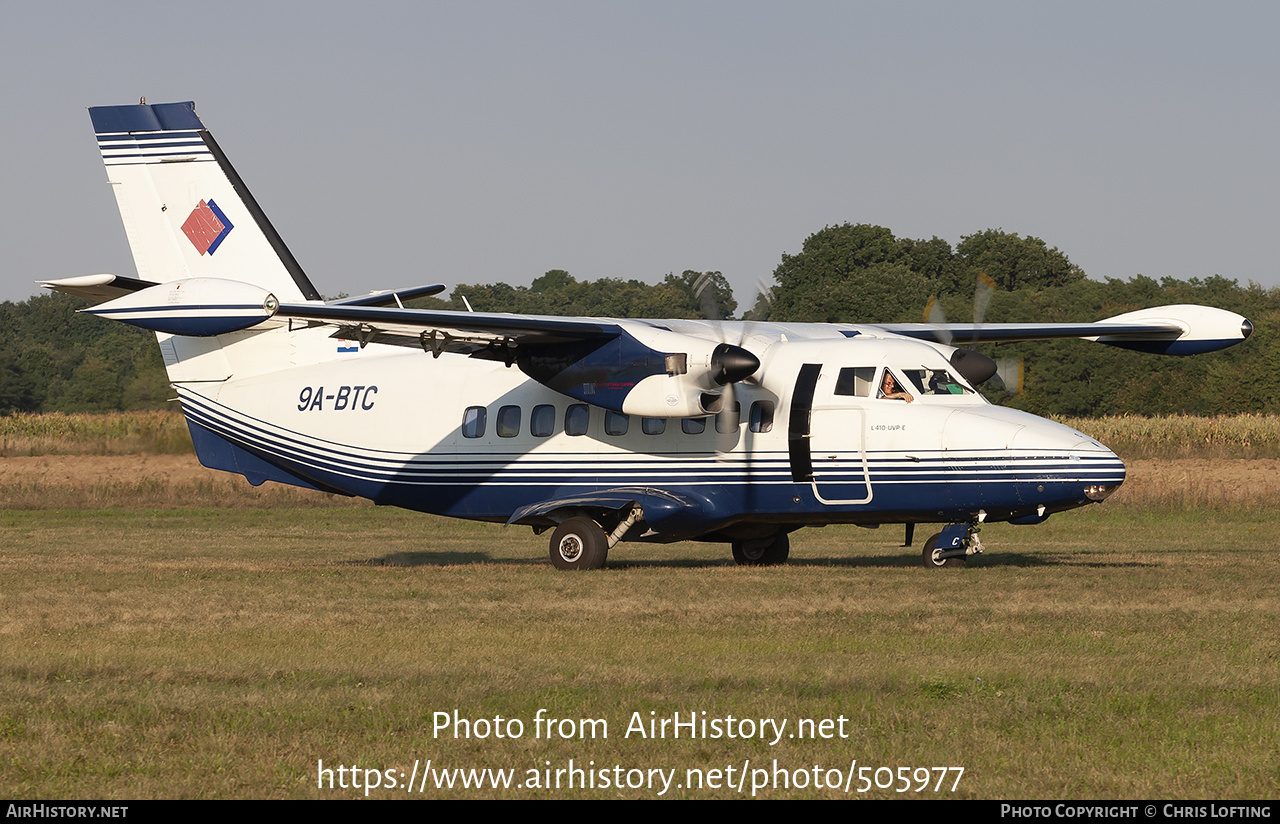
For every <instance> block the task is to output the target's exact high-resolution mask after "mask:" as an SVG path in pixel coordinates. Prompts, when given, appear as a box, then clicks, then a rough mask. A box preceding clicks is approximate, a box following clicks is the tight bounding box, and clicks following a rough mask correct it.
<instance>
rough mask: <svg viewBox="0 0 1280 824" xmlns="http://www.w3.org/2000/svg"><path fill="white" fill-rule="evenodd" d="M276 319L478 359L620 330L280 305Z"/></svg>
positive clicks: (478, 315)
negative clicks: (480, 355) (490, 352)
mask: <svg viewBox="0 0 1280 824" xmlns="http://www.w3.org/2000/svg"><path fill="white" fill-rule="evenodd" d="M275 316H276V317H277V318H290V319H294V320H300V321H304V322H307V323H311V324H328V325H331V326H335V327H337V331H336V332H335V333H334V337H339V338H344V339H347V340H355V341H359V342H360V343H362V344H365V343H384V344H392V345H396V346H412V347H414V348H422V349H426V350H428V351H430V352H432V354H435V355H439V354H440V353H441V352H459V353H466V354H476V353H483V352H484V351H485V350H486V349H488V350H495V351H496V350H502V349H505V348H507V347H509V346H521V345H527V344H551V343H572V342H576V341H586V340H597V341H600V342H603V341H606V340H608V339H610V338H614V337H617V336H618V335H620V334H621V333H622V330H621V328H620V327H619V326H618V325H617V324H615V323H612V322H610V321H608V320H599V319H593V318H560V317H547V316H542V315H510V314H505V313H501V312H454V311H445V310H433V309H403V308H391V307H384V306H359V305H354V304H350V303H344V304H313V303H284V304H281V305H280V308H279V309H277V310H276V312H275Z"/></svg>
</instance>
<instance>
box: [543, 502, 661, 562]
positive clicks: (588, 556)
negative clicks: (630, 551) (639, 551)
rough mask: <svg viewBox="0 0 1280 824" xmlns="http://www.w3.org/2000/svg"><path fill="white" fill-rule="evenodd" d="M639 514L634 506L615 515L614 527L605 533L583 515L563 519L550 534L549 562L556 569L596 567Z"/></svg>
mask: <svg viewBox="0 0 1280 824" xmlns="http://www.w3.org/2000/svg"><path fill="white" fill-rule="evenodd" d="M643 517H644V512H643V511H641V509H640V507H638V506H634V507H632V508H631V511H630V512H628V513H627V514H626V516H625V517H623V516H622V515H621V514H619V515H618V516H617V520H613V521H611V523H612V524H616V528H615V529H614V530H613V532H611V533H608V534H605V531H604V527H602V526H600V524H598V523H597V522H596V521H594V520H592V519H591V518H588V517H586V516H584V515H575V516H574V517H572V518H567V519H565V520H564V521H562V522H561V523H560V526H558V527H556V530H555V532H553V533H551V563H553V564H555V567H556V569H600V568H601V567H603V566H604V563H605V561H607V560H608V559H609V550H610V549H612V548H613V545H614V544H616V543H618V541H621V540H622V536H623V535H626V534H627V530H629V529H631V527H633V526H635V524H636V523H637V522H638V521H640V520H641V519H642V518H643Z"/></svg>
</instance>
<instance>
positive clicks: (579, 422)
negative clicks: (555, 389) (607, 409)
mask: <svg viewBox="0 0 1280 824" xmlns="http://www.w3.org/2000/svg"><path fill="white" fill-rule="evenodd" d="M590 423H591V407H589V406H587V405H586V404H585V403H574V404H570V405H569V408H568V409H566V410H564V434H566V435H585V434H587V425H588V424H590Z"/></svg>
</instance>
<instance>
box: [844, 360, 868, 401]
mask: <svg viewBox="0 0 1280 824" xmlns="http://www.w3.org/2000/svg"><path fill="white" fill-rule="evenodd" d="M875 377H876V368H875V367H874V366H846V367H845V368H844V369H841V370H840V374H839V375H838V376H836V392H835V394H837V395H850V396H852V397H855V398H869V397H871V387H873V386H875Z"/></svg>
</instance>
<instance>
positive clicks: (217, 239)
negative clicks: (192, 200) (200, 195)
mask: <svg viewBox="0 0 1280 824" xmlns="http://www.w3.org/2000/svg"><path fill="white" fill-rule="evenodd" d="M231 229H232V226H231V221H229V220H227V216H226V215H224V214H223V213H222V210H221V209H219V208H218V204H216V203H214V202H213V201H212V200H210V201H208V202H207V203H206V202H205V201H203V200H202V201H200V204H199V205H198V206H196V208H194V209H192V210H191V214H190V215H188V216H187V221H186V223H183V224H182V233H183V234H184V235H186V236H187V239H188V240H190V241H191V245H192V246H194V247H196V250H197V251H198V252H200V254H202V255H205V254H208V255H212V254H213V253H214V252H216V251H217V249H218V246H219V244H221V243H222V241H223V240H224V239H226V237H227V234H228V233H229V232H230V231H231Z"/></svg>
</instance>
